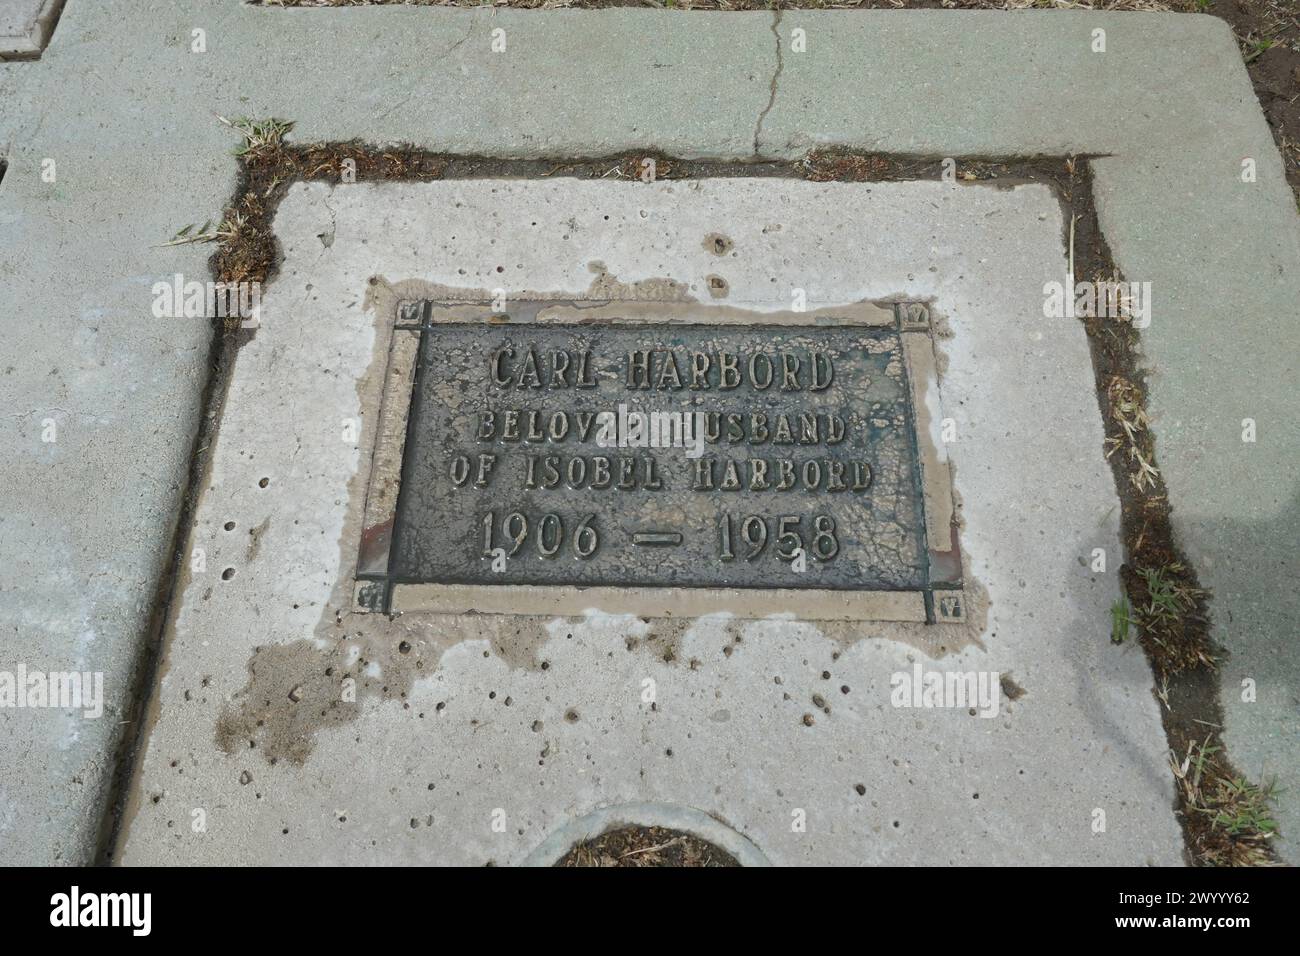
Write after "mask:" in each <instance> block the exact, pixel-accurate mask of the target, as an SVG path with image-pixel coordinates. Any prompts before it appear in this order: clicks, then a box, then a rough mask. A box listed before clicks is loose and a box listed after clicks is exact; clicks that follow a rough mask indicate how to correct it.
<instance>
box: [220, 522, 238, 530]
mask: <svg viewBox="0 0 1300 956" xmlns="http://www.w3.org/2000/svg"><path fill="white" fill-rule="evenodd" d="M222 527H223V528H225V529H226V530H227V531H234V530H235V523H234V522H233V521H227V522H226V523H225V524H224V525H222Z"/></svg>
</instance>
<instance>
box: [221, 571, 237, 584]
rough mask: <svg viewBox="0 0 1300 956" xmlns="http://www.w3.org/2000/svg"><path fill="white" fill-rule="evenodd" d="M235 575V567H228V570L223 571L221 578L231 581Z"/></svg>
mask: <svg viewBox="0 0 1300 956" xmlns="http://www.w3.org/2000/svg"><path fill="white" fill-rule="evenodd" d="M234 576H235V569H234V568H226V570H224V571H222V572H221V580H223V581H229V580H230V579H231V578H233V577H234Z"/></svg>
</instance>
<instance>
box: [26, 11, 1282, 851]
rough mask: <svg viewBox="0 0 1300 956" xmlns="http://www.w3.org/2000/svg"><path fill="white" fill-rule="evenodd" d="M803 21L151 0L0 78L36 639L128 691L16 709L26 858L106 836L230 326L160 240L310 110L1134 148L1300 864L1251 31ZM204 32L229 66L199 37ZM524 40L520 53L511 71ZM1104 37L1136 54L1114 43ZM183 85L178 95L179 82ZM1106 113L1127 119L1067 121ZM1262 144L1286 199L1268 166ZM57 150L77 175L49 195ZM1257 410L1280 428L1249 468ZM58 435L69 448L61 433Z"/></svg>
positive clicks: (1213, 514) (1053, 147)
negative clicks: (595, 80)
mask: <svg viewBox="0 0 1300 956" xmlns="http://www.w3.org/2000/svg"><path fill="white" fill-rule="evenodd" d="M272 23H273V27H274V28H273V29H272V28H270V27H269V26H268V24H272ZM796 25H798V26H801V27H803V28H804V29H806V30H808V31H809V37H810V40H811V43H810V45H809V50H808V52H807V53H806V54H794V53H793V52H792V51H789V50H787V51H786V52H785V55H784V56H782V57H781V58H780V60H779V61H778V57H777V55H776V53H777V51H776V46H775V44H776V38H775V37H774V36H773V28H774V18H773V17H772V16H769V15H767V14H753V15H748V14H719V15H711V14H699V13H695V14H691V15H690V16H689V17H688V18H679V17H676V16H675V15H674V14H672V13H654V12H648V11H607V12H600V13H592V12H583V11H579V12H550V13H546V14H541V15H538V14H533V13H530V12H523V13H514V12H510V11H500V10H492V11H448V10H437V9H427V8H424V9H391V8H389V9H374V10H349V11H346V14H345V15H344V14H339V13H337V12H333V11H319V10H300V11H278V10H268V9H258V8H250V7H245V6H242V5H238V4H223V5H213V4H210V3H204V2H202V0H177V2H162V0H134V2H130V3H117V4H113V5H111V7H110V5H107V4H87V3H82V4H71V5H69V7H68V9H67V10H66V11H65V13H64V15H63V17H62V20H61V23H60V26H59V32H58V42H56V43H55V44H53V45H52V46H51V47H50V48H49V49H47V50H46V52H45V54H44V56H43V57H42V58H41V59H40V60H39V61H36V62H27V63H5V64H0V103H2V104H3V106H0V143H4V144H5V146H4V149H5V150H6V153H7V158H8V160H9V169H8V172H7V174H6V176H5V179H4V182H3V185H0V221H2V222H3V224H4V230H5V235H6V236H7V237H11V238H12V240H13V241H11V242H7V243H5V244H4V246H3V248H0V275H2V276H3V277H4V280H5V281H4V282H3V283H0V287H2V288H4V289H5V292H6V293H8V294H10V295H11V296H12V298H9V299H7V300H6V301H5V308H4V309H3V310H0V315H3V317H4V319H3V321H4V322H5V323H6V331H7V332H8V336H7V339H8V341H11V342H22V343H24V348H23V349H20V350H17V351H14V352H12V353H11V354H10V355H9V356H8V357H7V358H6V361H5V363H4V369H3V372H4V374H2V375H0V400H3V402H4V403H5V405H6V407H7V408H9V409H10V410H11V411H10V414H9V415H7V416H4V417H0V440H2V441H3V445H4V447H5V448H6V449H7V450H8V451H9V452H10V454H9V456H8V458H7V460H6V463H5V466H4V468H5V482H4V491H3V492H2V493H0V494H3V497H4V502H3V503H4V508H3V514H4V515H5V516H6V517H5V518H4V519H3V520H4V523H3V525H2V527H3V532H4V533H3V534H2V535H0V558H2V559H3V560H0V569H2V570H0V592H2V593H3V594H4V600H3V601H0V624H2V625H3V628H4V633H5V635H6V643H5V645H4V651H5V654H6V659H7V660H8V661H10V662H12V661H21V662H27V663H30V664H32V665H33V666H35V665H41V666H44V667H48V668H54V667H72V666H74V665H77V666H85V667H89V668H91V669H93V670H101V671H103V672H104V673H105V677H106V683H107V695H108V706H109V708H110V710H109V713H108V715H106V717H105V718H104V719H102V720H100V721H98V722H94V721H80V722H73V721H71V720H70V719H66V718H63V717H58V718H51V717H49V716H42V715H40V714H38V713H35V712H32V711H7V710H6V711H0V763H3V764H4V765H6V766H9V765H15V766H19V767H21V768H22V772H21V773H19V774H6V775H4V777H3V780H0V859H3V861H4V862H6V863H11V862H12V863H17V862H51V861H59V860H76V859H85V858H86V857H87V856H88V854H89V853H90V852H91V848H92V847H93V846H94V842H95V839H94V833H95V824H96V820H97V817H98V815H99V811H100V807H101V804H102V799H103V794H104V789H105V785H106V780H107V775H108V773H109V772H110V770H111V767H112V764H113V757H112V754H113V749H114V746H115V744H116V742H117V741H118V740H119V738H120V733H121V728H120V727H119V726H117V723H116V721H117V720H118V719H120V718H119V717H117V716H115V715H120V713H121V711H122V708H123V706H124V704H125V703H126V702H127V693H128V689H129V688H130V687H131V678H132V675H133V673H134V670H135V668H136V666H137V664H138V662H139V660H140V654H141V646H142V640H143V638H142V635H143V633H144V630H145V624H146V622H147V619H148V613H149V608H150V607H151V606H152V603H153V597H154V589H155V586H156V583H157V581H158V580H159V576H160V574H161V571H162V568H163V567H164V565H165V562H166V560H167V558H168V555H167V553H166V552H167V548H168V540H169V539H168V535H167V533H166V529H167V528H168V527H169V525H170V523H171V522H173V521H174V519H175V515H176V509H177V506H178V502H179V497H180V489H181V487H182V483H183V478H184V473H185V466H186V464H187V461H188V454H189V448H188V442H189V440H190V438H191V437H192V435H193V434H194V429H195V424H196V420H197V418H196V416H197V414H198V407H197V406H198V403H197V398H198V393H199V387H200V382H201V380H202V378H203V374H204V369H205V367H206V361H207V355H208V348H209V343H210V330H209V328H207V327H206V326H204V325H200V324H197V323H193V322H186V321H183V320H157V319H154V318H152V317H151V316H150V315H149V314H148V312H147V309H148V302H149V287H150V285H151V284H152V283H153V282H154V281H157V280H158V279H159V278H164V277H169V276H171V275H172V274H174V273H176V272H182V273H184V274H186V275H193V276H203V275H204V271H205V261H204V260H205V259H206V256H207V253H208V251H209V250H208V249H207V248H203V247H195V246H180V247H170V248H160V247H159V246H158V245H157V244H158V243H161V242H163V241H165V240H166V239H167V238H168V237H170V236H171V235H172V234H174V233H175V231H176V230H177V229H178V228H180V227H181V226H183V225H185V224H186V223H200V222H202V221H204V220H205V219H209V218H214V217H216V216H217V215H218V214H219V211H220V209H221V207H222V205H223V203H224V202H225V201H226V200H227V199H228V197H229V196H230V195H231V192H232V190H233V186H234V175H235V168H234V164H233V160H232V159H231V158H230V156H229V150H230V147H231V142H230V139H229V136H228V134H227V132H226V131H225V130H223V129H222V128H221V127H220V126H219V125H218V124H216V123H215V122H214V121H213V118H212V114H213V113H220V114H222V115H226V116H237V115H241V114H247V115H252V116H271V115H279V116H284V117H287V118H291V119H294V120H296V121H297V122H298V126H297V130H296V133H295V135H296V136H297V137H299V138H300V139H304V140H306V139H350V138H353V137H360V138H363V139H368V140H373V141H393V140H405V141H409V142H413V143H416V144H417V145H421V146H426V147H429V148H434V149H443V150H450V151H463V152H468V153H479V154H486V155H501V156H538V155H560V156H572V155H577V154H584V153H585V154H590V155H595V154H601V153H607V152H614V151H618V150H622V149H649V148H652V147H653V148H658V149H663V150H664V151H666V152H669V153H678V154H681V155H691V156H703V157H719V158H728V157H737V156H741V157H743V156H748V155H753V154H754V153H755V151H756V150H755V143H756V140H757V152H759V153H761V154H762V155H765V156H786V157H792V156H797V155H799V154H801V152H802V151H803V149H805V148H806V147H807V146H808V145H810V144H832V143H839V144H843V145H849V146H858V147H867V148H875V149H886V150H891V151H897V152H908V153H937V154H941V155H955V156H961V155H970V154H979V153H984V154H988V153H992V154H1002V155H1023V154H1025V153H1031V152H1039V151H1041V152H1047V153H1061V152H1066V151H1070V150H1078V151H1081V152H1093V153H1103V154H1106V158H1104V159H1101V160H1098V161H1097V162H1096V173H1097V175H1096V181H1095V186H1096V190H1097V198H1098V203H1099V211H1100V214H1101V217H1102V224H1103V227H1104V228H1105V230H1106V234H1107V237H1108V240H1109V242H1110V244H1111V247H1112V249H1113V250H1114V252H1115V256H1116V259H1117V262H1118V264H1119V266H1120V267H1121V268H1122V269H1123V270H1124V272H1125V273H1126V274H1127V276H1128V277H1129V278H1132V279H1141V280H1150V281H1152V282H1153V283H1154V290H1155V299H1156V313H1155V319H1154V324H1153V326H1152V328H1151V329H1150V330H1148V334H1147V335H1146V336H1145V342H1146V348H1147V354H1148V357H1149V359H1150V361H1151V363H1152V365H1153V366H1154V367H1155V368H1156V370H1157V376H1156V379H1155V386H1154V394H1153V401H1154V403H1155V410H1156V412H1157V414H1158V416H1159V420H1158V421H1157V424H1156V428H1157V435H1158V437H1159V453H1160V456H1161V460H1162V465H1163V470H1164V475H1165V478H1166V481H1167V482H1168V484H1169V488H1170V492H1171V498H1172V500H1173V504H1174V520H1175V523H1176V526H1177V529H1178V531H1179V533H1180V535H1181V537H1182V540H1183V544H1184V546H1185V547H1186V548H1187V549H1188V550H1189V551H1190V552H1191V554H1192V555H1193V557H1194V558H1195V559H1196V560H1197V561H1198V562H1199V564H1200V570H1201V576H1202V580H1203V581H1204V582H1205V583H1206V584H1208V585H1209V586H1211V587H1213V588H1214V589H1215V590H1216V592H1217V598H1216V622H1217V623H1218V624H1219V625H1222V626H1225V627H1226V628H1227V629H1225V630H1223V631H1222V633H1221V635H1220V636H1221V639H1223V640H1224V641H1225V642H1226V643H1227V644H1228V645H1229V647H1230V648H1231V649H1232V650H1233V653H1234V656H1233V658H1232V660H1231V661H1230V662H1229V666H1228V668H1226V669H1225V672H1224V677H1225V681H1226V683H1227V685H1228V687H1229V689H1231V690H1233V691H1236V688H1237V687H1238V686H1239V683H1240V680H1241V678H1242V677H1243V676H1252V677H1255V678H1256V680H1257V683H1258V691H1259V696H1258V701H1257V702H1256V703H1253V704H1247V703H1239V699H1240V695H1239V693H1236V694H1233V695H1225V706H1226V707H1227V718H1228V734H1227V737H1228V742H1229V745H1230V747H1231V750H1232V753H1233V755H1234V758H1235V759H1236V761H1237V763H1238V764H1239V766H1240V767H1241V769H1243V770H1244V771H1246V772H1248V773H1250V774H1252V775H1255V776H1260V775H1261V774H1266V773H1271V772H1272V773H1277V774H1278V775H1279V777H1280V778H1281V783H1282V785H1283V786H1284V787H1285V792H1284V794H1283V796H1282V801H1281V805H1280V807H1279V813H1278V815H1279V819H1280V821H1281V823H1282V826H1283V831H1284V838H1283V842H1282V850H1283V853H1284V855H1287V856H1288V857H1289V858H1290V859H1291V860H1292V861H1295V860H1296V859H1297V857H1296V855H1295V854H1296V850H1295V847H1296V845H1297V844H1296V840H1297V837H1298V836H1300V799H1297V795H1298V794H1300V780H1297V779H1296V776H1295V775H1296V774H1297V773H1300V760H1298V759H1296V743H1295V741H1296V739H1297V738H1296V735H1295V733H1294V727H1295V720H1296V713H1297V702H1296V688H1297V686H1300V681H1298V680H1297V675H1296V673H1295V667H1296V664H1295V655H1294V653H1291V652H1290V649H1291V647H1292V644H1293V629H1292V627H1291V626H1290V621H1292V620H1293V619H1294V617H1295V612H1296V610H1297V608H1296V605H1295V602H1296V598H1295V593H1294V590H1293V589H1291V588H1289V587H1288V586H1286V585H1284V584H1283V583H1282V582H1284V581H1286V580H1288V579H1289V576H1290V575H1291V574H1292V573H1293V572H1294V564H1293V561H1294V558H1293V556H1292V553H1291V552H1292V548H1291V542H1293V541H1294V540H1295V537H1296V534H1295V530H1296V529H1295V524H1296V512H1295V508H1294V493H1293V491H1289V490H1288V489H1293V488H1294V479H1293V477H1292V476H1291V471H1292V466H1291V461H1292V460H1293V459H1294V450H1295V448H1296V447H1297V440H1296V431H1295V429H1296V427H1297V426H1296V424H1295V422H1294V420H1293V419H1291V418H1290V417H1289V416H1288V415H1287V412H1286V405H1287V403H1288V402H1289V400H1290V398H1289V397H1290V396H1291V395H1293V394H1295V393H1296V390H1297V388H1296V386H1297V384H1298V383H1297V375H1296V371H1295V367H1294V364H1293V362H1292V360H1291V358H1290V356H1293V355H1294V354H1295V350H1294V348H1291V347H1289V346H1290V345H1292V344H1293V343H1294V342H1295V338H1296V336H1295V329H1294V324H1293V316H1294V308H1293V303H1294V302H1295V301H1296V297H1297V293H1300V270H1298V268H1297V261H1298V260H1300V222H1298V221H1297V217H1296V214H1295V211H1294V208H1293V204H1292V202H1291V198H1290V196H1289V193H1288V191H1287V188H1286V184H1285V181H1284V180H1283V177H1282V171H1281V162H1280V157H1279V156H1278V154H1277V152H1276V149H1275V148H1274V146H1273V144H1272V141H1271V138H1270V136H1269V134H1268V130H1267V128H1266V126H1265V124H1264V122H1263V119H1262V117H1261V116H1260V114H1259V110H1258V106H1257V104H1256V102H1255V100H1254V96H1253V92H1252V90H1251V88H1250V85H1249V82H1248V79H1247V77H1246V74H1245V71H1244V69H1243V68H1242V66H1241V63H1240V56H1239V53H1238V51H1237V49H1236V45H1235V43H1234V42H1233V40H1232V37H1231V36H1230V34H1229V32H1228V30H1227V28H1226V27H1225V26H1224V24H1222V23H1221V22H1220V21H1217V20H1214V19H1211V18H1204V17H1192V16H1186V15H1177V16H1172V15H1170V16H1161V15H1137V14H1099V13H1094V12H1087V11H1079V12H1051V13H1032V12H1029V13H1020V14H1013V15H1006V14H1000V13H989V14H979V13H973V14H965V13H954V12H948V11H942V12H940V11H934V12H926V11H922V12H878V13H877V12H871V13H839V12H829V13H799V14H785V15H783V19H782V20H781V21H780V23H779V24H777V34H778V35H779V36H786V35H788V30H789V29H791V28H793V27H794V26H796ZM196 27H198V28H203V29H205V30H206V35H207V41H208V42H207V51H208V52H206V53H204V54H197V53H191V52H190V42H191V36H192V33H191V31H192V30H193V29H195V28H196ZM497 27H500V28H503V29H505V30H506V32H507V36H508V38H509V39H508V44H507V52H506V53H504V54H495V55H494V54H490V52H489V47H488V43H489V39H490V37H489V33H490V31H491V30H492V29H494V28H497ZM1097 28H1103V29H1105V30H1106V31H1107V34H1108V37H1109V47H1108V49H1109V52H1108V53H1106V54H1092V53H1091V51H1090V41H1091V31H1092V30H1094V29H1097ZM375 37H382V38H383V39H384V44H385V51H386V52H385V56H383V57H376V56H373V55H372V53H373V43H374V40H375ZM647 38H652V40H651V41H649V42H648V41H647ZM272 42H273V43H274V44H275V50H274V56H268V55H267V54H268V45H269V44H271V43H272ZM320 50H330V51H331V52H332V55H331V56H329V57H322V56H320V55H319V51H320ZM926 51H942V53H941V55H939V54H938V53H936V54H935V55H934V56H929V55H927V54H926ZM340 63H345V64H347V69H346V70H344V69H340V68H339V64H340ZM159 75H165V76H167V77H168V83H167V84H166V85H165V86H159V85H158V84H156V83H153V82H152V81H151V80H150V79H149V78H151V77H156V76H159ZM593 76H598V77H600V78H601V84H600V90H601V95H600V96H599V97H593V96H592V95H591V89H592V85H591V78H592V77H593ZM291 79H292V81H290V80H291ZM774 80H775V86H774V85H773V84H774ZM774 89H775V93H774V94H773V90H774ZM106 90H109V91H113V93H112V95H105V92H104V91H106ZM827 91H834V93H833V95H831V94H828V93H827ZM1081 103H1085V104H1088V112H1087V115H1095V116H1104V117H1106V120H1105V122H1096V123H1090V122H1087V121H1086V120H1083V121H1080V122H1070V121H1063V117H1069V116H1071V115H1073V114H1071V113H1070V112H1069V110H1070V108H1071V104H1081ZM1245 158H1250V159H1253V160H1255V161H1256V163H1257V168H1258V177H1257V180H1256V181H1255V182H1252V183H1243V182H1242V181H1241V178H1240V170H1241V162H1242V160H1243V159H1245ZM47 159H53V160H55V161H56V165H57V169H58V174H57V180H56V181H55V182H49V181H45V180H43V179H42V176H41V173H42V169H43V167H44V161H45V160H47ZM144 196H147V197H149V201H148V202H144V203H142V201H141V197H144ZM1211 304H1212V307H1211ZM70 311H71V313H72V314H73V315H74V316H75V317H76V324H75V326H74V327H73V328H72V329H71V330H70V329H69V327H68V322H67V316H68V315H69V312H70ZM1241 316H1249V317H1250V320H1249V321H1243V320H1241V318H1240V317H1241ZM1207 356H1215V357H1216V360H1215V361H1210V360H1208V359H1207V358H1206V357H1207ZM1228 396H1231V398H1227V397H1228ZM1246 417H1253V418H1255V419H1256V420H1257V421H1258V422H1259V423H1260V429H1259V435H1260V440H1259V441H1258V442H1256V443H1255V444H1254V445H1253V446H1251V447H1250V448H1249V452H1248V454H1249V456H1250V457H1249V458H1245V457H1243V455H1245V454H1247V452H1246V451H1245V449H1243V447H1242V445H1241V442H1240V431H1241V420H1242V419H1243V418H1246ZM46 419H53V420H54V421H55V422H56V423H57V424H58V427H59V440H58V442H57V444H54V445H50V444H48V443H43V442H41V441H40V440H39V439H40V435H41V432H42V429H43V428H44V424H43V423H44V421H45V420H46ZM1247 463H1248V465H1249V467H1243V465H1245V464H1247ZM1224 488H1233V489H1235V491H1234V493H1233V494H1232V495H1230V496H1225V494H1224V493H1223V489H1224ZM141 528H150V529H159V531H160V532H161V533H158V534H151V535H147V536H146V535H141V534H140V532H139V529H141Z"/></svg>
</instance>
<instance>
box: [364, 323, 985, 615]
mask: <svg viewBox="0 0 1300 956" xmlns="http://www.w3.org/2000/svg"><path fill="white" fill-rule="evenodd" d="M932 336H933V329H932V323H931V321H930V313H929V309H928V307H927V306H926V305H925V304H923V303H914V302H913V303H884V304H875V303H857V304H855V305H852V306H847V307H844V308H843V309H821V310H818V311H816V312H810V313H777V314H769V313H757V312H750V311H748V310H742V309H737V308H735V307H730V306H709V305H699V304H695V303H663V302H640V301H638V302H622V301H609V302H603V301H591V300H567V301H562V300H530V301H512V302H509V303H508V304H507V308H506V310H505V311H494V310H493V309H492V308H491V307H490V306H489V305H488V304H486V303H482V302H463V303H457V302H436V301H432V300H427V299H426V300H416V301H404V302H401V303H399V305H398V310H397V321H396V322H395V324H394V325H393V326H392V329H391V338H390V342H389V346H388V362H387V368H386V371H385V378H384V393H383V399H382V402H381V408H380V415H379V422H378V426H377V428H376V429H375V443H374V448H373V452H372V455H371V468H370V476H369V482H368V486H367V495H366V502H365V514H364V521H363V528H364V530H363V532H362V538H361V543H360V549H359V556H358V562H357V571H356V590H355V597H356V600H355V606H356V608H357V609H358V610H363V611H383V612H390V613H404V612H420V611H423V612H433V613H444V614H465V613H497V614H548V615H551V614H555V615H563V614H581V613H584V612H586V611H587V610H590V609H600V610H602V611H605V612H608V613H632V614H638V615H642V616H647V617H655V616H660V617H663V616H668V617H690V616H700V615H703V614H710V613H717V612H729V613H732V614H735V615H737V616H740V617H749V618H754V617H766V616H769V615H773V614H787V615H788V614H793V615H794V616H795V617H797V618H799V619H807V620H880V621H912V622H927V623H939V622H950V621H960V620H963V619H964V617H965V600H964V595H963V591H962V577H961V556H960V552H959V548H958V542H957V525H956V520H955V514H954V509H953V501H952V484H951V475H950V472H949V467H948V463H947V457H946V454H944V452H943V446H942V443H941V441H939V440H938V426H939V421H940V419H941V414H940V413H939V411H938V409H939V401H938V399H939V395H938V378H937V370H936V363H935V351H934V342H933V338H932Z"/></svg>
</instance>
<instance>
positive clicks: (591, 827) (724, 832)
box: [520, 803, 772, 866]
mask: <svg viewBox="0 0 1300 956" xmlns="http://www.w3.org/2000/svg"><path fill="white" fill-rule="evenodd" d="M624 827H661V828H663V829H665V830H675V831H678V832H680V833H685V834H687V835H688V836H692V837H695V838H696V839H698V840H703V841H704V842H705V843H712V844H713V845H714V846H716V847H718V848H719V849H721V850H723V851H725V852H726V853H727V854H729V855H730V856H731V857H732V858H733V859H735V861H736V862H737V863H739V864H740V865H741V866H771V865H772V864H771V861H769V860H768V858H767V857H766V856H764V855H763V851H762V850H760V849H759V848H758V847H756V846H755V845H754V844H753V843H751V842H750V841H749V840H748V839H747V838H746V837H745V836H743V835H742V834H740V833H738V832H736V831H735V830H733V829H732V828H731V827H729V826H727V825H726V824H725V823H721V822H719V821H718V820H715V819H714V818H713V817H711V816H709V815H708V814H707V813H702V812H701V811H699V810H696V809H694V808H692V807H682V806H677V805H675V804H671V803H622V804H618V805H617V806H612V807H603V808H602V809H600V810H596V811H593V812H592V813H588V814H587V815H585V816H581V817H578V818H577V819H576V820H571V821H570V822H569V823H567V824H565V825H564V826H562V827H561V828H560V829H558V830H556V831H555V832H554V833H552V834H551V835H550V836H549V837H547V838H546V840H545V841H544V842H543V843H542V845H541V846H539V847H538V848H537V849H535V850H534V851H533V852H532V853H530V854H528V856H527V857H525V858H524V860H523V863H521V864H520V865H521V866H554V865H555V864H556V863H557V862H558V861H559V860H560V859H561V858H562V857H564V855H565V854H566V853H568V852H569V851H570V850H571V849H573V848H574V846H576V845H577V844H579V843H581V842H583V841H587V840H594V839H595V838H596V837H599V836H601V835H602V834H605V833H608V832H610V831H612V830H618V829H621V828H624Z"/></svg>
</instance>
